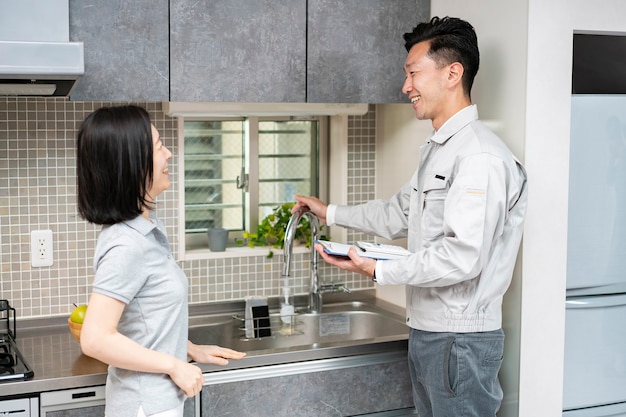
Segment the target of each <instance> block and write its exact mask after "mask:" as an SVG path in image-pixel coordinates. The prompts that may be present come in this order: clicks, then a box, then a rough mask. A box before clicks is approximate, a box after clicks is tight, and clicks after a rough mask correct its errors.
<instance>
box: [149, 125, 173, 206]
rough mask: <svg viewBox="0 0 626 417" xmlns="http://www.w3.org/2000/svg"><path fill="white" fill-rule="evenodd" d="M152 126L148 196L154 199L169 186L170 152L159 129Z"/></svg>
mask: <svg viewBox="0 0 626 417" xmlns="http://www.w3.org/2000/svg"><path fill="white" fill-rule="evenodd" d="M151 126H152V186H151V187H150V189H148V196H149V197H150V199H151V200H153V201H154V200H155V199H156V198H157V196H158V195H159V194H161V193H162V192H163V191H165V190H167V189H168V188H170V179H169V171H168V168H167V166H168V162H169V160H170V159H171V158H172V153H171V152H170V151H169V149H167V148H166V147H165V146H164V145H163V142H161V136H160V135H159V131H158V130H156V128H155V127H154V125H151Z"/></svg>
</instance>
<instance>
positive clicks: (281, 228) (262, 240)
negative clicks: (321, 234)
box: [241, 203, 322, 258]
mask: <svg viewBox="0 0 626 417" xmlns="http://www.w3.org/2000/svg"><path fill="white" fill-rule="evenodd" d="M294 205H295V203H285V204H282V205H280V206H278V207H276V208H274V211H273V212H271V213H270V214H268V215H267V216H265V218H264V219H263V220H261V223H259V225H258V227H257V232H256V233H250V232H249V231H245V232H244V234H243V237H244V239H245V241H246V242H247V244H248V246H249V247H251V248H253V247H255V246H271V247H273V248H277V249H278V248H280V249H282V248H283V247H284V245H285V230H286V229H287V224H288V223H289V220H290V219H291V209H292V208H293V206H294ZM321 228H322V226H320V229H321ZM295 240H296V241H298V242H302V243H304V244H305V245H306V247H307V248H308V247H310V246H311V224H310V223H309V220H308V219H307V218H303V219H302V220H300V223H299V224H298V226H297V227H296V236H295ZM241 244H243V241H242V242H241ZM273 256H274V252H273V251H272V250H271V249H270V252H269V253H268V255H267V257H268V258H272V257H273Z"/></svg>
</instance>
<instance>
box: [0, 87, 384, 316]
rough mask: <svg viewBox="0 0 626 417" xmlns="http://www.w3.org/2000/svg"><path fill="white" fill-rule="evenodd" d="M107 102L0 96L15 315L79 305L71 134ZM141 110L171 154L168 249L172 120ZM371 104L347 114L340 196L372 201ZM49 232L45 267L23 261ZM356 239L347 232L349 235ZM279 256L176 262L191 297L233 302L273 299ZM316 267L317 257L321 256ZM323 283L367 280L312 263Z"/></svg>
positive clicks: (300, 261)
mask: <svg viewBox="0 0 626 417" xmlns="http://www.w3.org/2000/svg"><path fill="white" fill-rule="evenodd" d="M114 104H117V103H107V102H73V101H69V100H68V99H66V98H21V97H20V98H14V97H0V260H1V265H0V273H1V276H0V299H7V300H9V301H10V302H11V305H12V306H13V307H14V308H15V309H16V310H17V316H18V318H39V317H48V316H57V315H67V314H69V312H70V311H71V309H72V308H73V305H72V304H73V303H76V304H81V303H87V301H88V299H89V293H90V291H91V283H92V279H93V267H92V258H93V252H94V248H95V244H96V240H97V237H98V233H99V230H100V226H94V225H91V224H89V223H87V222H86V221H84V220H83V219H81V218H80V216H79V215H78V213H77V209H76V186H75V183H76V172H75V166H76V163H75V138H76V133H77V130H78V126H79V125H80V122H81V121H82V120H83V119H84V117H85V116H86V115H87V114H89V113H90V112H92V111H93V110H95V109H97V108H99V107H102V106H109V105H114ZM136 104H138V105H141V106H143V107H145V108H146V109H147V110H148V111H149V113H150V116H151V118H152V122H153V123H154V125H155V127H156V128H157V129H158V130H159V132H160V134H161V139H162V140H163V142H164V144H165V146H167V147H168V148H169V149H170V150H171V151H172V153H173V154H174V157H173V158H172V160H171V162H170V179H171V182H172V186H171V188H170V189H169V190H167V191H165V192H164V193H163V194H162V195H161V196H160V197H159V200H158V207H157V215H158V216H159V218H161V219H162V220H163V222H164V223H165V225H166V228H167V233H168V237H169V239H170V244H171V247H172V252H173V253H174V256H175V257H176V255H177V253H178V245H179V242H178V223H177V221H178V217H177V211H178V183H177V175H176V173H177V158H176V155H177V150H178V149H177V148H178V146H177V137H176V131H177V121H176V119H174V118H170V117H167V116H166V115H165V114H164V113H163V112H162V110H161V103H136ZM375 123H376V114H375V106H370V111H369V112H368V113H367V114H365V115H364V116H358V117H357V116H351V117H350V118H349V120H348V135H349V139H348V142H349V144H348V184H350V185H349V189H348V202H349V204H357V203H360V202H364V201H367V200H370V199H372V198H374V191H375V190H374V184H375V175H374V174H375V152H376V149H375V128H376V126H375ZM46 229H51V230H52V232H53V246H54V248H53V253H54V264H53V266H51V267H39V268H36V267H32V266H31V258H30V257H31V255H30V233H31V231H32V230H46ZM360 238H363V236H360V234H358V233H352V232H350V233H349V234H348V239H349V240H350V241H354V240H358V239H360ZM282 262H283V256H282V255H279V254H277V256H274V257H273V258H272V259H268V258H267V257H265V256H246V257H240V258H227V259H206V260H191V261H180V262H179V263H180V266H181V267H182V268H183V270H184V271H185V273H186V274H187V277H188V279H189V302H190V304H199V303H208V302H216V301H230V300H241V299H243V298H244V297H245V296H247V295H265V296H268V297H271V296H278V295H279V294H280V289H281V287H282V277H281V271H282ZM309 262H310V254H309V253H306V254H294V264H293V268H292V270H293V277H292V278H291V280H292V281H291V284H292V288H293V289H294V292H295V293H296V294H304V293H306V291H307V287H308V281H309V275H308V267H309ZM322 264H323V262H322ZM320 276H321V277H322V279H323V281H324V282H331V281H333V282H342V283H345V284H346V285H347V286H348V287H349V288H351V289H353V290H358V289H365V288H372V287H373V284H372V283H371V281H370V280H369V279H365V278H363V277H361V276H358V275H355V274H351V273H347V272H344V271H341V270H338V269H337V268H333V267H329V266H327V265H320Z"/></svg>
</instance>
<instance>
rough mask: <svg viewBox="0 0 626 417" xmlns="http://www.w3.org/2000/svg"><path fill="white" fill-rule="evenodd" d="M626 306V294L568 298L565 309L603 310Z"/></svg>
mask: <svg viewBox="0 0 626 417" xmlns="http://www.w3.org/2000/svg"><path fill="white" fill-rule="evenodd" d="M619 306H626V294H615V295H613V294H611V295H596V296H592V297H568V298H566V300H565V308H568V309H583V308H603V307H619Z"/></svg>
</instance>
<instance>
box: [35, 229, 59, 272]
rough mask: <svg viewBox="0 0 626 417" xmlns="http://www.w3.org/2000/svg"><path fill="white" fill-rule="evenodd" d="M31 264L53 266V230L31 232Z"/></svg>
mask: <svg viewBox="0 0 626 417" xmlns="http://www.w3.org/2000/svg"><path fill="white" fill-rule="evenodd" d="M30 262H31V265H32V266H37V267H40V266H52V264H53V262H54V257H53V253H52V230H33V231H32V232H30Z"/></svg>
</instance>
